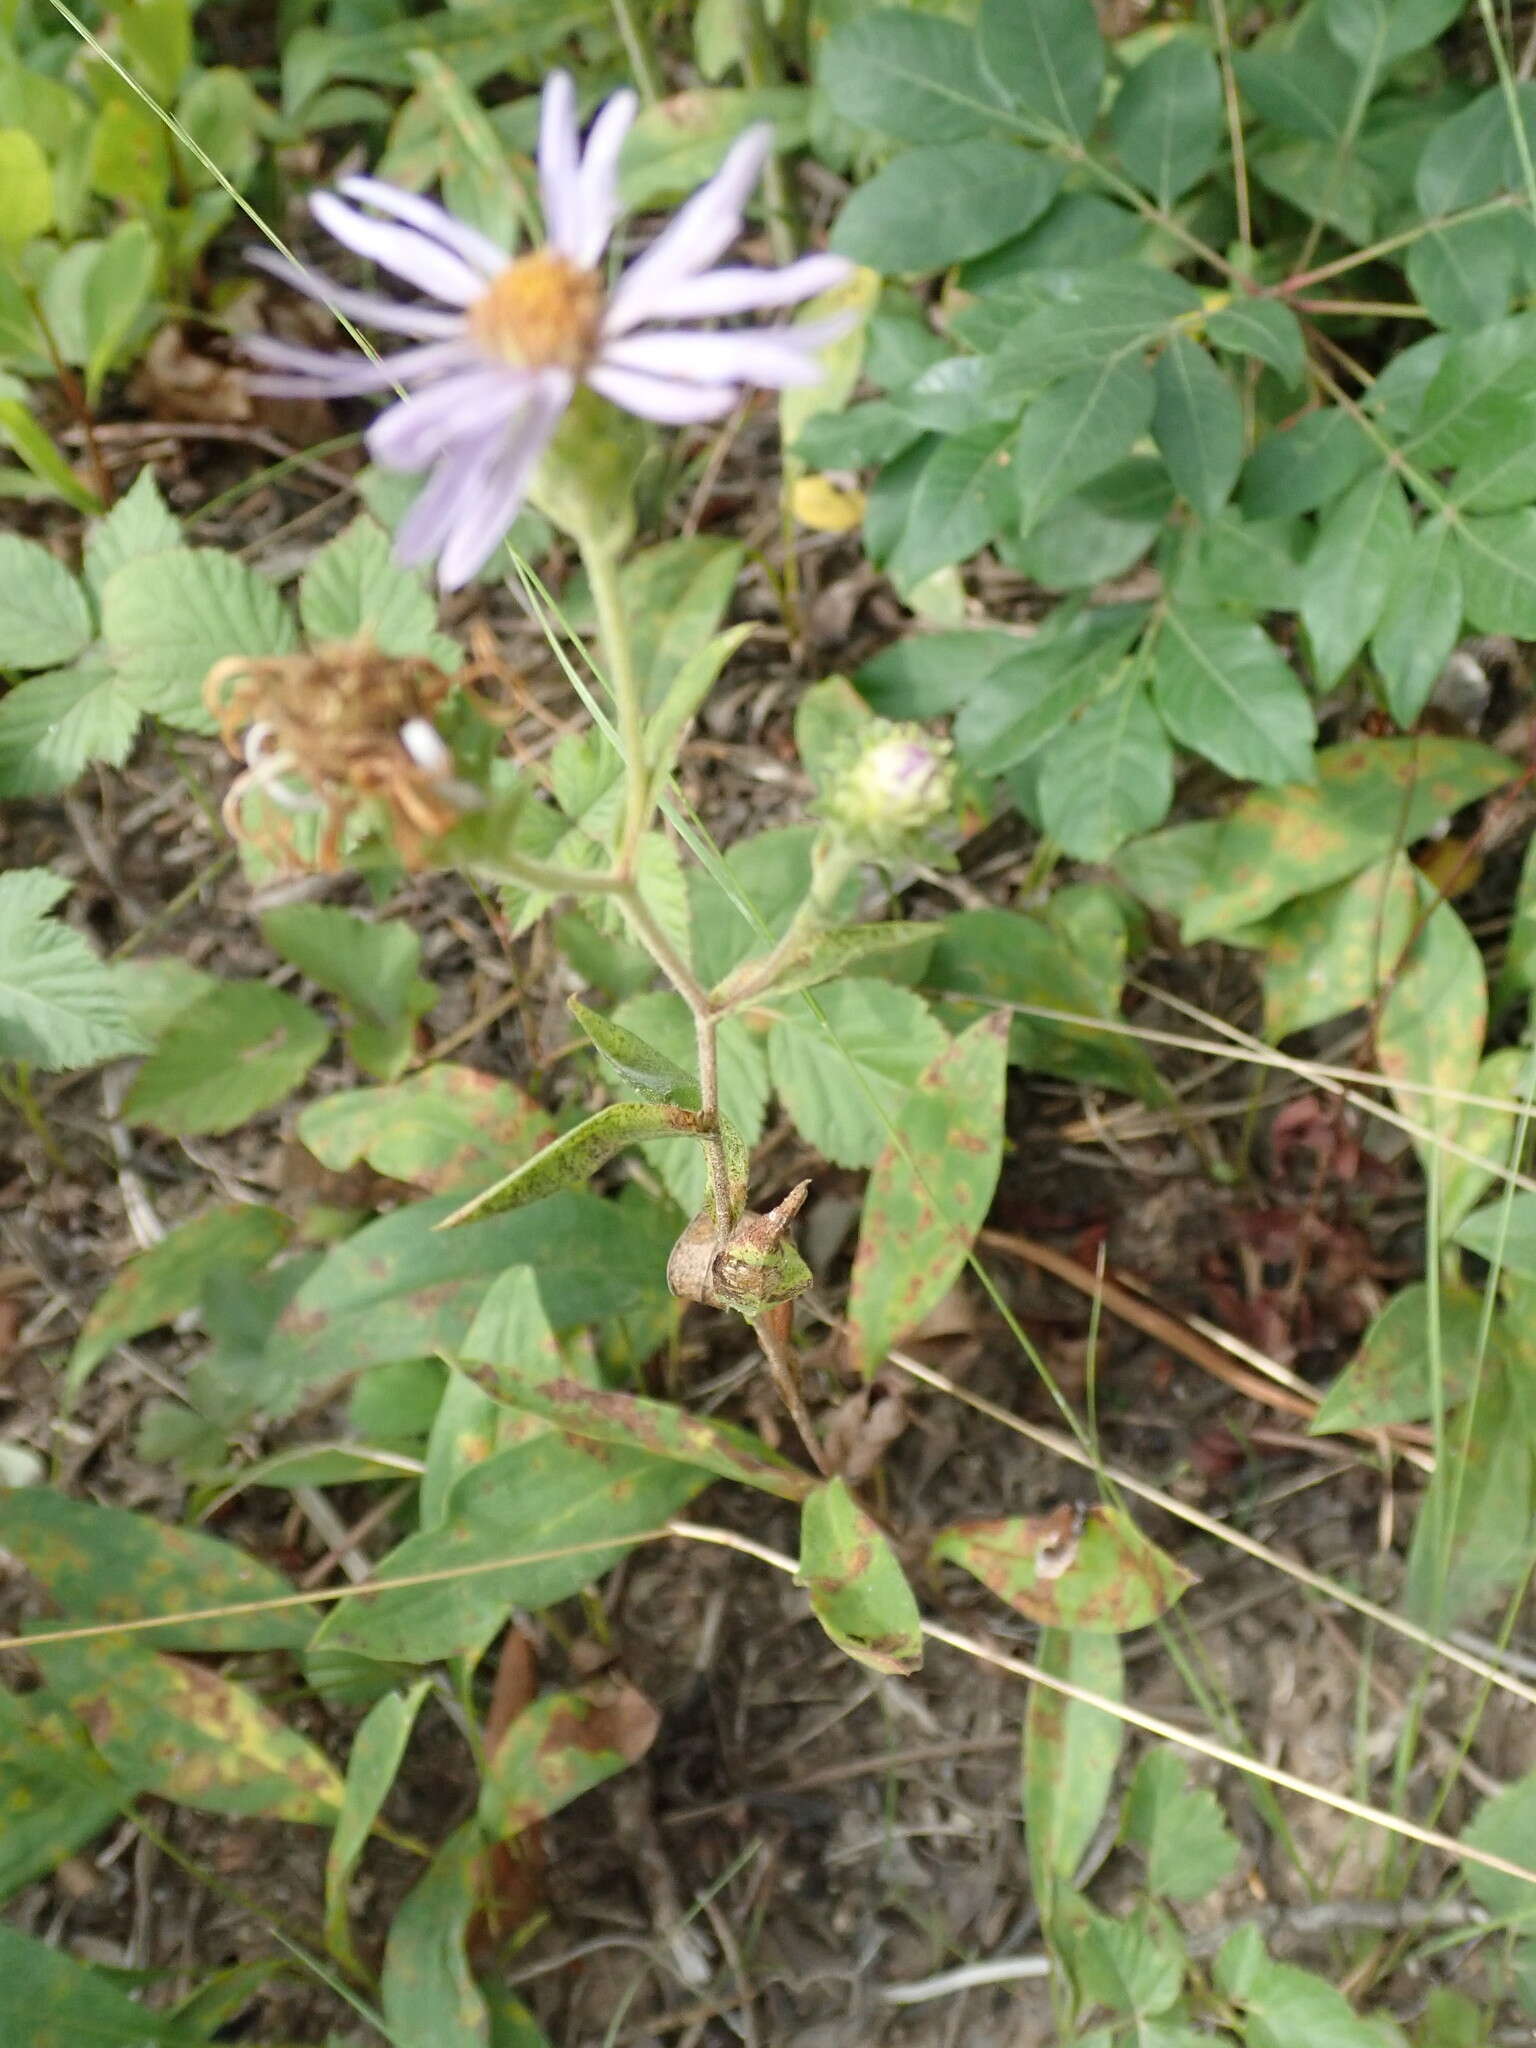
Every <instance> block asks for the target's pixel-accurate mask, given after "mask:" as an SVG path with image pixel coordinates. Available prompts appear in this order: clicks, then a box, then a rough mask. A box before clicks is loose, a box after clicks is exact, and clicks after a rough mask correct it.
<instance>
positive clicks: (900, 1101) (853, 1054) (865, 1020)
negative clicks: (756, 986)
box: [768, 978, 947, 1166]
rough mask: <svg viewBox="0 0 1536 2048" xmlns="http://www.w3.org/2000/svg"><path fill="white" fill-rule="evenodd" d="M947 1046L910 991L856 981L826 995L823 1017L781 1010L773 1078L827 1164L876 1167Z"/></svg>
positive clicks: (773, 1044) (820, 1004) (772, 1051)
mask: <svg viewBox="0 0 1536 2048" xmlns="http://www.w3.org/2000/svg"><path fill="white" fill-rule="evenodd" d="M816 1012H820V1014H819V1015H818V1014H817V1013H816ZM823 1020H825V1021H823ZM946 1043H947V1040H946V1037H945V1033H944V1030H943V1027H942V1026H941V1025H939V1024H938V1023H936V1022H935V1021H934V1019H933V1017H932V1016H931V1015H930V1014H929V1011H928V1006H927V1004H926V1003H924V1002H923V1001H922V1000H921V999H920V998H919V997H917V996H915V995H913V994H912V992H911V991H910V990H909V989H904V988H897V987H894V986H893V985H892V984H891V983H889V982H883V981H861V980H858V979H857V978H854V979H850V980H845V981H839V982H836V983H834V984H833V986H832V987H830V988H826V989H823V990H822V992H821V994H820V996H819V997H818V998H817V1002H816V1011H813V1010H812V1009H811V1008H810V1006H809V1005H807V1004H800V1003H790V1004H789V1005H788V1006H787V1007H786V1008H783V1009H781V1010H780V1012H779V1014H778V1016H777V1017H776V1019H775V1021H774V1023H773V1026H772V1028H771V1030H770V1031H769V1033H768V1071H769V1074H770V1076H771V1078H772V1081H773V1086H774V1089H775V1092H776V1093H777V1094H778V1096H779V1099H780V1100H781V1101H782V1102H783V1104H784V1107H785V1108H786V1109H787V1110H788V1111H789V1113H790V1115H791V1116H792V1117H793V1118H794V1121H795V1128H796V1130H798V1131H799V1133H800V1135H801V1137H802V1138H804V1139H805V1140H806V1141H807V1143H808V1144H811V1145H814V1146H815V1148H816V1149H817V1151H818V1152H820V1153H821V1154H822V1156H823V1158H826V1159H830V1160H832V1161H833V1163H834V1164H836V1165H838V1166H873V1165H874V1163H875V1160H876V1159H877V1158H878V1157H879V1155H880V1153H881V1152H882V1151H883V1150H884V1149H885V1147H886V1145H887V1144H888V1143H889V1142H890V1134H891V1131H892V1129H893V1128H897V1129H899V1128H900V1125H901V1119H902V1110H903V1105H904V1104H905V1102H906V1099H907V1097H908V1095H909V1094H910V1092H911V1090H912V1089H913V1088H914V1087H915V1086H916V1085H917V1082H918V1080H919V1078H920V1076H921V1075H922V1073H923V1071H924V1070H925V1068H927V1067H928V1066H929V1065H930V1064H931V1062H932V1061H933V1060H935V1059H937V1058H938V1056H939V1054H940V1053H942V1052H943V1050H944V1047H945V1044H946Z"/></svg>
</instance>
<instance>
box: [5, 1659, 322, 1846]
mask: <svg viewBox="0 0 1536 2048" xmlns="http://www.w3.org/2000/svg"><path fill="white" fill-rule="evenodd" d="M32 1655H33V1657H34V1658H35V1659H36V1661H37V1663H38V1664H39V1665H40V1666H41V1667H42V1671H43V1674H44V1677H45V1679H46V1681H47V1685H48V1690H49V1692H50V1693H51V1694H52V1695H53V1696H54V1697H55V1698H56V1699H58V1700H60V1701H61V1702H62V1703H64V1704H67V1705H68V1707H69V1709H70V1711H71V1712H72V1713H74V1714H76V1715H78V1716H79V1718H80V1720H81V1721H82V1722H84V1724H85V1726H86V1728H87V1729H88V1730H89V1732H90V1736H91V1740H92V1741H93V1742H94V1743H95V1745H96V1747H97V1749H98V1750H99V1751H100V1753H101V1755H102V1756H103V1757H104V1758H105V1759H106V1761H107V1762H108V1763H109V1764H110V1765H111V1767H112V1769H113V1770H114V1771H116V1772H117V1773H118V1775H119V1776H120V1777H122V1778H124V1779H125V1780H127V1782H128V1783H129V1784H133V1785H137V1786H140V1787H142V1788H143V1789H144V1790H145V1791H147V1792H158V1793H159V1794H160V1796H161V1797H162V1798H164V1799H171V1800H174V1801H176V1803H177V1804H178V1805H181V1806H196V1807H201V1808H202V1809H203V1811H204V1812H207V1813H229V1814H235V1815H245V1814H258V1813H259V1814H270V1815H272V1816H273V1817H274V1818H275V1819H279V1820H303V1821H326V1820H329V1819H331V1818H332V1817H333V1816H334V1814H335V1811H336V1809H337V1807H338V1806H339V1805H340V1804H341V1780H340V1779H339V1778H338V1777H337V1775H336V1773H335V1771H334V1770H333V1769H332V1768H331V1766H330V1764H329V1763H328V1762H327V1761H326V1759H325V1757H324V1756H323V1755H322V1754H321V1752H320V1751H319V1750H318V1749H316V1748H315V1746H314V1744H313V1743H311V1742H307V1741H306V1740H305V1739H304V1737H303V1736H302V1735H297V1734H295V1733H294V1731H293V1730H292V1729H291V1728H285V1727H284V1726H283V1724H282V1722H281V1721H279V1720H278V1719H277V1718H276V1717H275V1716H274V1715H272V1714H270V1713H268V1712H267V1710H266V1708H265V1707H263V1706H262V1705H261V1703H260V1702H259V1701H258V1700H257V1698H256V1695H255V1694H254V1693H252V1692H248V1691H247V1690H246V1688H245V1687H244V1686H243V1685H236V1684H235V1683H234V1682H233V1681H232V1680H230V1679H227V1678H221V1677H220V1676H219V1674H218V1673H217V1672H216V1671H209V1670H207V1669H206V1668H205V1667H204V1666H202V1665H200V1664H189V1663H187V1662H185V1661H184V1660H183V1659H182V1658H179V1657H161V1656H158V1655H157V1654H156V1653H155V1652H154V1651H153V1650H147V1649H145V1648H144V1647H143V1645H142V1644H141V1643H139V1642H138V1641H136V1640H135V1639H134V1638H133V1637H130V1636H98V1637H96V1638H94V1639H93V1640H91V1641H89V1642H83V1643H49V1644H46V1645H42V1646H40V1647H39V1648H37V1649H35V1650H34V1651H33V1652H32Z"/></svg>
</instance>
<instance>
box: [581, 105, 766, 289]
mask: <svg viewBox="0 0 1536 2048" xmlns="http://www.w3.org/2000/svg"><path fill="white" fill-rule="evenodd" d="M772 147H773V130H772V129H771V128H770V127H769V126H768V125H767V123H766V122H760V123H759V124H758V125H757V126H756V127H755V128H749V129H748V130H747V131H746V133H745V134H744V135H739V136H738V137H737V138H736V140H735V142H733V143H732V144H731V147H730V151H729V153H728V154H727V156H726V159H725V162H724V163H723V164H722V165H721V166H720V168H719V170H718V171H716V173H715V175H714V176H713V177H712V178H711V179H710V181H709V183H708V184H707V185H704V186H701V187H700V189H699V190H698V191H697V192H695V193H694V195H693V197H692V198H691V199H690V200H689V201H688V203H687V204H686V205H685V206H684V207H682V208H681V210H680V211H679V212H678V213H677V214H676V216H675V217H674V218H673V220H672V222H671V223H670V225H669V226H667V227H665V228H663V230H662V231H661V233H660V234H659V235H658V236H657V237H656V239H655V241H654V242H652V244H651V246H650V248H649V249H647V250H646V252H645V254H644V255H643V256H642V257H641V258H640V259H639V261H638V262H636V263H633V264H631V265H630V267H629V269H628V270H627V271H625V273H624V275H623V276H622V277H621V278H620V279H619V282H618V284H617V285H616V286H615V288H614V293H613V297H612V299H611V301H610V302H609V306H610V317H611V318H612V319H613V320H614V321H615V322H616V323H618V322H622V323H623V324H624V325H625V326H628V327H633V326H634V325H635V323H636V322H637V321H640V320H647V319H649V318H650V317H651V312H652V310H653V308H654V306H655V304H656V302H657V301H658V300H659V299H660V298H662V297H663V296H664V295H665V294H666V292H667V291H669V290H670V289H671V287H672V286H673V285H675V284H676V283H677V282H678V280H679V279H680V278H683V277H689V276H692V275H693V274H694V273H696V272H698V271H701V270H707V269H708V268H709V266H710V264H712V263H713V262H714V261H715V259H716V258H717V257H718V256H720V255H722V254H723V253H724V251H725V250H726V249H727V248H728V247H729V246H730V244H731V243H732V242H734V241H735V239H736V237H737V235H739V234H740V232H741V218H742V209H743V207H745V205H746V203H747V199H748V196H749V195H750V193H751V191H752V188H753V186H754V185H755V184H756V183H757V181H758V179H759V178H760V177H761V176H762V171H763V165H764V164H765V163H766V162H767V161H768V153H769V151H770V150H771V149H772Z"/></svg>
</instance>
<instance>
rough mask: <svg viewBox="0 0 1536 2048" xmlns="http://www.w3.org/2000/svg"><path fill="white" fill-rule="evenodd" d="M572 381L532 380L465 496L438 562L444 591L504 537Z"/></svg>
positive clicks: (557, 376)
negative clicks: (524, 403)
mask: <svg viewBox="0 0 1536 2048" xmlns="http://www.w3.org/2000/svg"><path fill="white" fill-rule="evenodd" d="M574 389H575V383H574V380H573V379H572V378H571V377H570V376H568V375H567V374H566V373H565V372H564V371H563V370H546V371H545V372H544V373H543V375H542V376H541V377H539V379H538V380H537V384H536V387H535V389H534V393H533V396H532V398H531V399H530V401H529V403H528V407H527V409H526V411H525V412H524V413H523V414H522V416H521V418H520V419H518V420H517V421H516V422H515V424H514V425H513V427H512V429H511V431H510V433H509V434H508V435H507V437H506V439H505V440H504V441H503V442H502V444H501V447H500V448H499V450H498V451H497V453H496V457H495V460H494V461H493V462H492V464H491V465H490V467H489V469H487V470H485V471H484V472H482V473H481V474H480V476H479V477H478V478H477V480H476V486H475V488H474V489H473V490H472V491H471V492H469V493H468V494H467V497H468V502H467V503H466V504H464V505H463V506H462V507H461V509H460V511H459V513H458V516H457V518H456V520H455V522H454V526H453V530H452V532H451V533H450V534H449V536H448V538H447V540H446V542H445V543H444V546H443V551H442V554H441V555H440V556H439V558H438V564H437V580H438V584H439V587H440V588H441V589H443V590H458V589H460V588H462V586H463V585H464V584H466V583H467V582H468V581H469V579H470V577H471V576H473V575H474V574H475V572H476V571H477V570H478V569H481V568H483V567H484V566H485V564H486V563H487V562H488V561H489V560H490V558H491V556H492V554H494V552H495V551H496V549H497V548H498V547H499V546H500V544H501V542H502V541H503V540H504V539H505V538H506V534H507V530H508V528H509V527H510V526H511V524H512V522H513V520H514V519H515V518H516V517H517V515H518V512H519V510H520V508H521V506H522V502H523V499H524V497H525V496H526V494H527V490H528V484H529V480H530V478H531V477H532V475H533V471H534V467H535V465H536V464H537V462H538V460H539V458H540V456H541V455H542V454H543V453H544V450H545V449H546V448H547V447H548V446H549V442H550V438H551V436H552V435H553V433H554V431H555V427H556V425H557V424H558V422H559V419H560V415H561V414H562V413H563V412H564V411H565V408H566V407H567V405H569V404H570V401H571V393H572V391H573V390H574Z"/></svg>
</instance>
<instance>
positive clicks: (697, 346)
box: [602, 328, 825, 390]
mask: <svg viewBox="0 0 1536 2048" xmlns="http://www.w3.org/2000/svg"><path fill="white" fill-rule="evenodd" d="M602 360H603V363H604V364H605V365H607V364H610V363H611V364H612V365H613V366H614V367H615V368H616V369H620V370H641V371H644V373H645V374H646V375H647V376H650V377H667V378H676V379H678V380H680V381H682V382H686V383H706V382H714V383H726V382H728V383H732V384H765V385H770V386H772V387H773V388H774V389H775V390H780V389H782V388H783V387H784V386H786V385H789V384H819V383H820V381H821V379H822V377H823V376H824V375H825V372H824V371H823V369H822V367H821V365H820V364H819V363H818V362H817V360H816V358H815V356H814V355H812V354H810V353H809V352H808V351H807V350H805V349H798V348H795V347H794V346H793V345H792V344H791V343H789V342H785V341H781V340H780V339H779V338H778V336H777V335H775V334H765V333H763V332H762V331H761V330H759V329H754V328H743V329H742V330H741V331H740V332H739V333H735V334H690V333H688V332H687V330H686V329H684V328H665V329H660V330H658V331H657V332H655V333H652V334H627V335H625V336H624V338H623V339H622V340H620V341H610V342H607V343H605V345H604V347H603V354H602Z"/></svg>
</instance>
